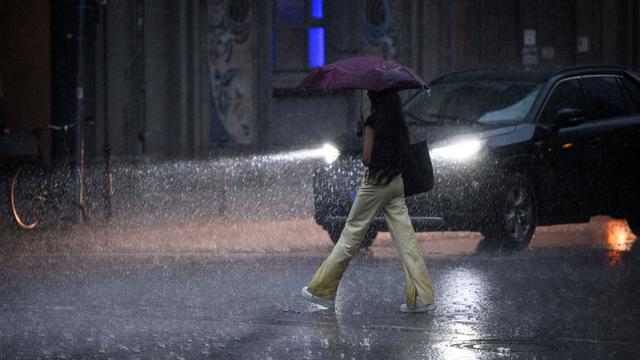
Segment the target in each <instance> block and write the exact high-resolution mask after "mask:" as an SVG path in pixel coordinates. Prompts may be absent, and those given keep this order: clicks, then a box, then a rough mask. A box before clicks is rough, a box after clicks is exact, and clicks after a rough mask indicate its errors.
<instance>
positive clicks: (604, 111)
mask: <svg viewBox="0 0 640 360" xmlns="http://www.w3.org/2000/svg"><path fill="white" fill-rule="evenodd" d="M581 81H582V85H583V86H584V88H585V91H586V93H587V94H588V95H589V99H588V103H589V107H590V109H591V112H592V113H593V117H594V118H595V119H603V118H610V117H615V116H624V115H629V109H628V108H627V104H626V103H625V101H624V95H623V93H622V89H621V88H620V85H619V84H618V80H617V78H616V77H614V76H606V77H604V76H600V77H585V78H582V80H581Z"/></svg>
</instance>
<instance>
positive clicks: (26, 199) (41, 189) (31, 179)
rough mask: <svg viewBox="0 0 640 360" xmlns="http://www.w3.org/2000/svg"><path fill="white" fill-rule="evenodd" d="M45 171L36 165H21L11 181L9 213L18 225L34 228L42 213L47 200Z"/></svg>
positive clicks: (28, 228)
mask: <svg viewBox="0 0 640 360" xmlns="http://www.w3.org/2000/svg"><path fill="white" fill-rule="evenodd" d="M48 195H49V191H48V189H47V181H46V173H45V171H44V169H43V168H42V167H40V166H36V165H30V164H29V165H22V166H20V167H19V168H18V170H17V171H16V173H15V175H14V176H13V180H12V181H11V213H12V214H13V219H14V220H15V221H16V224H18V226H19V227H21V228H23V229H25V230H31V229H35V228H36V227H37V226H38V223H40V220H41V218H42V215H43V213H44V203H45V202H46V201H47V196H48Z"/></svg>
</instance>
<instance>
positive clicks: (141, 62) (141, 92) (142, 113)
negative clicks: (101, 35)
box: [134, 0, 146, 156]
mask: <svg viewBox="0 0 640 360" xmlns="http://www.w3.org/2000/svg"><path fill="white" fill-rule="evenodd" d="M135 6H136V69H135V71H134V73H135V86H136V87H137V90H138V92H137V94H136V105H137V114H136V115H137V141H138V144H137V145H138V146H137V155H138V156H144V154H145V151H146V139H145V135H146V134H145V132H146V119H145V117H146V109H145V101H146V99H145V91H146V89H145V88H146V84H145V56H146V54H145V49H144V36H145V35H144V32H145V24H144V0H136V4H135Z"/></svg>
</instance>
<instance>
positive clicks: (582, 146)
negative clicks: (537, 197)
mask: <svg viewBox="0 0 640 360" xmlns="http://www.w3.org/2000/svg"><path fill="white" fill-rule="evenodd" d="M563 112H564V113H567V112H573V115H572V116H571V117H570V118H564V117H562V116H561V114H563ZM540 121H541V122H542V123H543V124H545V125H546V126H547V128H548V129H549V130H548V136H547V139H546V144H545V148H546V149H545V151H543V157H544V158H545V161H544V163H545V165H546V166H545V167H544V173H543V174H541V176H540V177H541V179H542V180H543V183H544V184H545V187H546V195H547V203H546V204H544V205H543V211H544V209H545V208H547V209H548V210H549V211H553V213H554V214H557V215H558V216H560V215H564V217H561V218H559V219H556V221H558V222H563V221H582V220H584V217H585V216H587V214H589V213H591V212H592V208H593V204H594V201H593V198H592V194H594V193H596V192H597V189H598V187H600V186H601V185H600V184H599V182H598V179H597V175H598V174H600V173H601V172H602V168H603V162H604V158H603V157H602V153H601V147H602V143H601V139H600V137H599V133H598V130H597V124H596V122H595V121H594V119H593V118H592V117H591V114H590V108H589V107H588V106H587V104H586V97H585V92H584V89H583V87H582V84H581V82H580V78H579V77H572V78H567V79H563V80H560V81H559V82H558V83H556V85H555V86H554V88H553V89H552V90H551V92H550V94H549V96H548V98H547V101H546V103H545V106H544V108H543V109H542V112H541V119H540ZM566 216H569V218H567V217H566Z"/></svg>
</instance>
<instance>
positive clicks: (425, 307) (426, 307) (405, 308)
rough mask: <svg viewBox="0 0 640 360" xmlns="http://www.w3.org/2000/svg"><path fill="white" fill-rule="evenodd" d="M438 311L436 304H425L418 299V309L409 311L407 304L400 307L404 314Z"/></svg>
mask: <svg viewBox="0 0 640 360" xmlns="http://www.w3.org/2000/svg"><path fill="white" fill-rule="evenodd" d="M435 309H436V304H423V303H422V301H421V300H420V299H416V307H415V308H413V309H409V307H408V306H407V304H402V305H400V312H403V313H422V312H430V311H433V310H435Z"/></svg>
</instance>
